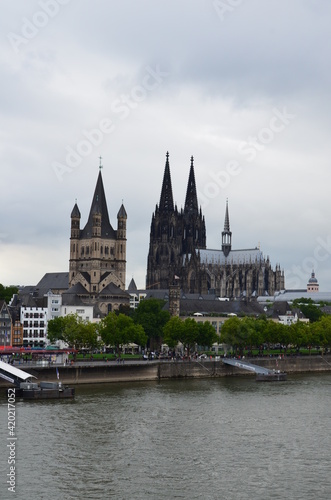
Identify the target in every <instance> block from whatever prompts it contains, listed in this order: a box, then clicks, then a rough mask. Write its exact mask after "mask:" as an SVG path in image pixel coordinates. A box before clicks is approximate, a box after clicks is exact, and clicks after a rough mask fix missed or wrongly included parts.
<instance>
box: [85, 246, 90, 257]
mask: <svg viewBox="0 0 331 500" xmlns="http://www.w3.org/2000/svg"><path fill="white" fill-rule="evenodd" d="M89 253H90V248H89V247H86V255H89Z"/></svg>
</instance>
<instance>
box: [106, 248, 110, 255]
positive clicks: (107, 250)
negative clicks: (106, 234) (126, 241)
mask: <svg viewBox="0 0 331 500" xmlns="http://www.w3.org/2000/svg"><path fill="white" fill-rule="evenodd" d="M108 254H109V247H105V255H108Z"/></svg>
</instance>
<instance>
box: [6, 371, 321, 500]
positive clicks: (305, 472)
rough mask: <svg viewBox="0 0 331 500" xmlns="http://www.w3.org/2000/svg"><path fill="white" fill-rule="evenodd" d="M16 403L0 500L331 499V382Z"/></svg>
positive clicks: (206, 382) (94, 391)
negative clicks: (11, 457)
mask: <svg viewBox="0 0 331 500" xmlns="http://www.w3.org/2000/svg"><path fill="white" fill-rule="evenodd" d="M15 406H16V409H15V417H16V421H15V424H16V427H15V437H16V438H17V439H16V440H15V441H11V440H10V437H9V435H8V430H7V421H8V407H7V398H6V396H3V395H2V396H1V398H0V422H1V430H2V431H1V436H2V437H1V441H2V446H1V470H0V473H1V479H0V498H1V499H5V500H6V499H14V498H15V499H19V500H39V499H50V500H53V499H54V500H57V499H66V500H67V499H84V500H85V499H107V498H114V499H116V500H117V499H119V500H122V499H123V500H124V499H125V500H127V499H151V500H154V499H189V500H191V499H224V500H232V499H233V500H246V499H247V500H270V499H282V500H283V499H291V500H296V499H297V500H305V499H307V500H308V499H309V500H311V499H314V500H323V499H325V500H329V499H330V498H331V438H330V435H331V433H330V428H331V421H330V420H331V418H330V417H331V374H321V375H308V374H307V375H300V376H294V375H292V376H289V378H288V380H287V382H278V383H277V382H275V383H257V382H255V380H254V378H253V377H222V378H218V379H199V380H197V379H195V380H192V379H187V380H166V381H162V382H145V383H138V382H137V383H132V384H130V383H123V384H103V385H93V386H92V385H89V386H78V387H77V388H76V398H75V400H74V401H39V402H38V401H36V402H27V401H26V402H21V401H16V403H15ZM8 443H9V444H10V443H14V448H15V449H14V458H15V493H14V492H12V491H9V490H8V487H9V486H10V484H9V483H6V481H7V480H9V478H8V477H7V474H8V473H9V472H10V471H9V467H10V465H9V464H8V457H9V453H10V449H11V448H10V446H7V445H8ZM12 455H13V454H12Z"/></svg>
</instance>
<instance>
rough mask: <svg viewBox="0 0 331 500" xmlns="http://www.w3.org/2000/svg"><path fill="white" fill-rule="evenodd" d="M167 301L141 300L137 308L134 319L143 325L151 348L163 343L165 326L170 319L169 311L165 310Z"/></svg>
mask: <svg viewBox="0 0 331 500" xmlns="http://www.w3.org/2000/svg"><path fill="white" fill-rule="evenodd" d="M164 304H165V302H164V301H163V300H158V299H145V300H142V301H141V302H140V304H139V305H138V307H137V309H136V310H135V313H134V316H133V320H134V322H135V323H136V324H139V325H141V326H142V327H143V329H144V331H145V333H146V335H147V337H148V340H147V345H148V347H149V348H150V349H152V350H153V349H155V348H156V347H159V345H160V344H161V343H162V337H163V327H164V325H165V324H166V323H167V322H168V321H169V319H170V314H169V311H164V310H163V306H164Z"/></svg>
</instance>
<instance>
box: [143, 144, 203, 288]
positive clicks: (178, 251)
mask: <svg viewBox="0 0 331 500" xmlns="http://www.w3.org/2000/svg"><path fill="white" fill-rule="evenodd" d="M199 248H206V227H205V219H204V217H203V216H202V213H201V208H200V209H199V207H198V198H197V190H196V185H195V175H194V166H193V156H192V157H191V166H190V172H189V178H188V183H187V190H186V198H185V204H184V209H182V210H181V211H180V212H178V210H177V206H174V201H173V194H172V185H171V176H170V165H169V153H167V154H166V164H165V169H164V175H163V182H162V189H161V196H160V203H159V205H156V208H155V212H154V213H153V215H152V222H151V231H150V245H149V253H148V259H147V278H146V288H154V289H169V286H170V285H171V284H172V282H173V279H174V276H175V275H177V276H179V279H180V284H181V286H182V287H183V284H184V281H185V282H186V281H187V280H188V279H191V278H190V277H188V276H185V275H184V273H183V266H184V262H183V256H184V255H187V256H188V255H189V254H190V255H191V258H190V260H192V259H193V260H194V259H195V260H196V250H197V249H199ZM193 260H192V262H193ZM194 279H195V278H194ZM184 288H186V286H184Z"/></svg>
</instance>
